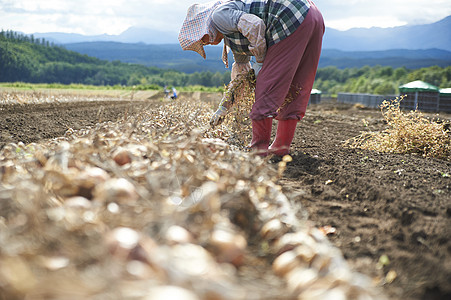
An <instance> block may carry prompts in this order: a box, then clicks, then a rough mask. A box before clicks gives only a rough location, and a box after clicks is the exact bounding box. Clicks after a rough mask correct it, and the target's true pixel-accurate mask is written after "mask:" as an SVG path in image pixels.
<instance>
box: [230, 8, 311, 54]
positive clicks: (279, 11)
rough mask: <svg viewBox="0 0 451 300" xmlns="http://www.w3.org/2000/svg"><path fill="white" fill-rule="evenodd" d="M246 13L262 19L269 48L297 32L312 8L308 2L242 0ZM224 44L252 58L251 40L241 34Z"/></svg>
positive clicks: (236, 34) (237, 52)
mask: <svg viewBox="0 0 451 300" xmlns="http://www.w3.org/2000/svg"><path fill="white" fill-rule="evenodd" d="M240 1H241V2H243V3H244V5H245V7H244V12H245V13H248V14H254V15H256V16H258V17H259V18H261V19H262V20H263V22H264V23H265V25H266V43H267V46H268V48H269V47H270V46H272V45H274V44H276V43H278V42H280V41H282V40H283V39H285V38H286V37H288V36H289V35H290V34H292V33H293V32H295V31H296V29H297V28H298V27H299V26H300V25H301V23H302V21H304V18H305V17H306V16H307V13H308V11H309V8H310V3H309V2H308V0H240ZM224 42H225V44H226V45H227V46H229V47H230V49H232V51H233V52H234V53H236V54H243V55H249V56H252V55H253V54H252V53H251V52H250V51H249V40H248V39H247V38H246V37H245V36H243V35H242V34H241V33H240V32H237V33H233V34H228V35H226V36H225V37H224Z"/></svg>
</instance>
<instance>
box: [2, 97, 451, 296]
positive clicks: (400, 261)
mask: <svg viewBox="0 0 451 300" xmlns="http://www.w3.org/2000/svg"><path fill="white" fill-rule="evenodd" d="M197 96H199V95H197ZM216 97H217V96H214V95H211V94H210V95H205V97H203V96H200V98H201V99H203V98H208V101H212V102H215V101H217V100H218V99H217V98H216ZM178 101H183V96H182V97H181V98H180V100H178ZM156 105H160V99H153V100H149V101H136V102H130V101H110V102H109V101H102V102H98V103H96V102H83V101H80V102H77V103H59V104H42V105H3V106H0V148H2V147H4V146H5V145H6V144H8V143H11V142H14V143H18V142H20V141H21V142H23V143H25V144H27V143H30V142H37V141H41V140H44V139H50V138H54V137H59V136H63V135H64V134H65V133H66V131H67V130H68V129H69V128H72V129H82V128H85V127H88V126H92V125H94V124H95V123H98V122H99V121H101V122H103V121H116V120H118V119H120V118H122V117H124V114H133V113H136V112H140V111H143V110H145V109H146V108H148V107H155V106H156ZM441 117H442V118H445V119H448V120H449V119H450V116H449V115H447V116H446V115H442V116H441ZM362 120H365V121H362ZM384 127H385V124H384V121H383V118H382V115H381V113H380V111H378V110H370V109H364V108H356V107H352V106H349V105H342V104H336V103H334V102H325V103H324V104H319V105H312V106H310V107H309V110H308V112H307V115H306V117H305V118H304V119H303V120H302V122H300V123H299V124H298V129H297V132H296V136H295V140H294V142H293V145H292V157H293V161H292V162H289V163H288V164H287V169H286V170H285V173H284V175H283V177H282V179H281V180H280V184H281V185H282V186H283V188H284V189H285V190H286V193H287V194H289V195H293V197H295V200H296V202H297V203H299V204H301V205H302V206H303V208H304V210H305V212H306V214H308V219H309V220H310V222H312V223H313V224H314V226H316V227H318V228H322V229H323V230H324V231H325V232H326V233H327V234H328V237H329V240H330V241H331V242H332V243H333V244H334V245H335V246H336V247H337V248H339V249H340V250H341V251H342V253H343V254H344V257H345V258H346V260H347V262H348V263H349V265H350V266H351V267H352V268H353V269H354V270H356V271H358V272H361V273H363V274H366V275H368V276H369V277H370V278H372V279H373V281H374V282H375V284H377V285H380V286H382V287H383V290H384V292H385V293H386V295H387V296H388V297H389V299H450V298H451V285H450V282H451V177H450V176H451V163H450V162H449V161H443V160H435V159H424V158H422V157H418V156H416V155H398V154H387V153H376V152H371V151H363V150H356V149H347V148H345V147H343V141H345V140H347V139H349V138H352V137H355V136H357V135H359V134H360V132H361V131H367V130H372V131H378V130H383V129H384ZM268 164H271V161H269V162H268Z"/></svg>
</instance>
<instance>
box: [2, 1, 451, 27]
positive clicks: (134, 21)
mask: <svg viewBox="0 0 451 300" xmlns="http://www.w3.org/2000/svg"><path fill="white" fill-rule="evenodd" d="M205 2H209V1H202V0H199V1H190V0H0V28H1V29H4V30H15V31H21V32H24V33H27V34H29V33H36V32H67V33H80V34H84V35H97V34H103V33H106V34H112V35H117V34H120V33H121V32H123V31H125V30H126V29H128V28H129V27H131V26H137V27H145V28H154V29H158V30H161V31H172V32H178V30H179V28H180V26H181V24H182V22H183V19H184V17H185V13H186V10H187V8H188V7H189V6H190V5H191V4H194V3H205ZM315 3H316V5H317V6H318V7H319V9H320V10H321V11H322V13H323V16H324V19H325V22H326V26H327V27H330V28H334V29H339V30H347V29H350V28H356V27H364V28H368V27H383V28H386V27H394V26H402V25H416V24H427V23H433V22H436V21H439V20H441V19H443V18H445V17H447V16H449V15H451V0H428V1H425V0H377V1H371V0H348V1H343V0H316V1H315Z"/></svg>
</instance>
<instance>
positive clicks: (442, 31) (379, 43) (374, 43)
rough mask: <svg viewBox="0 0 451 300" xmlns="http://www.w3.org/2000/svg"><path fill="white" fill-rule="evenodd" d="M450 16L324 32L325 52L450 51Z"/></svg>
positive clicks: (144, 36)
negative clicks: (421, 22)
mask: <svg viewBox="0 0 451 300" xmlns="http://www.w3.org/2000/svg"><path fill="white" fill-rule="evenodd" d="M450 30H451V16H448V17H447V18H445V19H443V20H441V21H438V22H436V23H432V24H425V25H414V26H399V27H393V28H368V29H366V28H355V29H350V30H346V31H339V30H335V29H332V28H326V33H325V35H324V44H323V48H324V49H337V50H342V51H380V50H389V49H410V50H418V49H433V48H436V49H442V50H447V51H451V34H450ZM177 35H178V33H176V32H169V31H157V30H153V29H148V28H138V27H131V28H129V29H128V30H126V31H124V32H123V33H121V34H120V35H105V34H104V35H97V36H85V35H80V34H68V33H51V32H50V33H35V34H34V36H35V37H36V38H45V39H47V40H49V41H52V42H54V43H57V44H68V43H81V42H98V41H103V42H105V41H108V42H120V43H144V44H177V43H178V41H177Z"/></svg>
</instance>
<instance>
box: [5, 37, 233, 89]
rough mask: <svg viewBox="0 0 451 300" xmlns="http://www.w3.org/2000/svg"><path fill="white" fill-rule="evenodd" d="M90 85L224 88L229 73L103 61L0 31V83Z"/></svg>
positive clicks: (39, 40) (41, 40)
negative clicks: (193, 71) (196, 71)
mask: <svg viewBox="0 0 451 300" xmlns="http://www.w3.org/2000/svg"><path fill="white" fill-rule="evenodd" d="M16 81H22V82H29V83H62V84H71V83H76V84H89V85H111V86H113V85H124V86H133V85H146V86H159V87H163V86H164V85H171V86H188V85H203V86H209V87H216V86H224V84H227V83H228V82H229V81H230V72H224V73H220V72H216V73H212V72H201V73H193V74H185V73H182V72H178V71H174V70H167V69H159V68H156V67H147V66H143V65H139V64H129V63H122V62H120V61H112V62H110V61H105V60H100V59H98V58H94V57H89V56H87V55H82V54H80V53H77V52H74V51H69V50H67V49H65V48H64V47H62V46H57V45H54V44H52V43H49V42H48V41H45V39H35V38H33V36H26V35H22V34H19V33H17V32H13V31H1V32H0V82H16Z"/></svg>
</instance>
